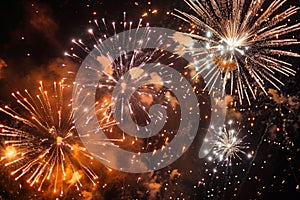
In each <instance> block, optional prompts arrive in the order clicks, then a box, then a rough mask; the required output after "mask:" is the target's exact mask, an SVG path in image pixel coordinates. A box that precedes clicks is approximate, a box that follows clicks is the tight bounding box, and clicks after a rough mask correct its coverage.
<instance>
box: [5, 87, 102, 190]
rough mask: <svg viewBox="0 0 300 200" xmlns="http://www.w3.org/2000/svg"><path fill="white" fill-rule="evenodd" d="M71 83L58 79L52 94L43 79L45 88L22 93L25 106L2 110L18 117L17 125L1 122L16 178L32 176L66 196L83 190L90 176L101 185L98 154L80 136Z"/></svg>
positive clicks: (17, 96)
mask: <svg viewBox="0 0 300 200" xmlns="http://www.w3.org/2000/svg"><path fill="white" fill-rule="evenodd" d="M69 87H70V86H68V85H66V84H64V83H63V82H59V83H56V82H54V84H53V88H52V89H51V90H50V92H48V91H47V90H46V89H44V86H43V84H42V82H40V87H39V92H38V94H36V95H34V94H32V93H31V92H30V91H29V90H27V89H26V90H25V92H24V93H21V92H16V93H13V94H12V96H13V97H14V98H15V99H16V101H17V103H18V105H19V106H21V109H20V110H17V109H13V108H11V107H9V106H5V107H4V108H0V110H1V112H3V113H5V114H7V115H8V116H10V117H11V118H12V122H13V125H1V126H0V130H1V132H0V136H1V137H2V138H4V139H5V142H4V143H5V150H4V155H3V156H2V157H1V161H2V162H5V167H8V168H9V169H11V170H12V172H11V175H12V176H14V177H15V180H19V179H20V178H22V177H23V178H24V179H26V181H27V183H28V184H30V186H36V187H37V188H38V190H39V191H43V190H44V189H45V188H52V191H53V193H59V194H60V195H63V193H64V191H65V190H66V189H67V188H69V187H70V186H75V187H76V188H77V190H79V189H80V188H81V187H82V185H83V183H85V182H86V181H84V179H83V177H86V178H87V179H88V180H90V182H91V183H92V184H93V185H95V184H96V183H97V179H98V176H97V175H96V174H95V172H94V171H93V170H92V168H91V166H92V163H93V157H92V156H91V155H90V154H89V153H88V152H87V150H86V149H85V148H84V147H83V146H82V144H81V141H80V139H79V138H78V136H77V133H76V130H75V127H74V121H75V120H76V119H73V110H72V107H71V100H70V99H68V98H67V97H66V96H68V95H66V96H65V94H66V92H65V90H66V89H68V88H69Z"/></svg>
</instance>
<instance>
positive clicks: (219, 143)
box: [208, 126, 251, 166]
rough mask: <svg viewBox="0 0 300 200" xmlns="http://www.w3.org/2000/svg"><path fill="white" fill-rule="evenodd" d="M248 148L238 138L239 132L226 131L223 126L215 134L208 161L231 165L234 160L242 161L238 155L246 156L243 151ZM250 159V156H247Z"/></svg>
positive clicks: (233, 130)
mask: <svg viewBox="0 0 300 200" xmlns="http://www.w3.org/2000/svg"><path fill="white" fill-rule="evenodd" d="M247 148H248V146H247V145H246V144H245V143H244V142H243V138H241V137H240V136H239V132H238V131H236V130H235V129H229V130H228V129H227V128H226V127H225V126H224V127H222V128H219V130H218V131H217V133H216V140H215V141H214V144H213V149H212V154H213V157H212V156H209V157H208V160H210V161H211V160H217V161H218V162H224V164H225V165H226V166H231V165H232V160H233V159H234V158H236V157H237V158H238V159H240V160H241V159H242V158H241V156H240V154H242V155H243V154H246V152H245V150H246V149H247ZM248 157H251V154H248Z"/></svg>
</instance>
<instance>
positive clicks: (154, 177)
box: [0, 0, 300, 200]
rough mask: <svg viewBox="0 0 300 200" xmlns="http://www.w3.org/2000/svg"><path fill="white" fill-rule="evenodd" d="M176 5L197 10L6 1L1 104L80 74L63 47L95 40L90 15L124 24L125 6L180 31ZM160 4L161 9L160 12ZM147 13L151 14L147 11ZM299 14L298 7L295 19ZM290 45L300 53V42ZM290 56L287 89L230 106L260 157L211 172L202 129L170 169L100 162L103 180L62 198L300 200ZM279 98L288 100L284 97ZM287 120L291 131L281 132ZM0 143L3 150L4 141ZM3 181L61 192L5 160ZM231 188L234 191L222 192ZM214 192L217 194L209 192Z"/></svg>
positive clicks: (13, 187)
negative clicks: (122, 168) (202, 149)
mask: <svg viewBox="0 0 300 200" xmlns="http://www.w3.org/2000/svg"><path fill="white" fill-rule="evenodd" d="M286 4H287V5H288V6H289V5H290V4H291V5H297V4H298V6H300V2H299V0H288V1H287V3H286ZM286 7H287V6H286ZM175 8H179V9H181V10H185V11H190V10H189V9H188V7H187V6H186V5H185V4H184V3H183V1H179V0H152V1H146V0H145V1H142V0H138V1H136V0H103V1H96V0H95V1H93V0H89V1H84V0H78V1H71V0H53V1H43V0H42V1H27V0H20V1H13V0H11V1H6V2H5V3H2V5H1V11H0V25H1V33H0V35H1V37H0V59H1V60H0V85H1V87H0V105H1V107H2V105H6V104H10V103H11V102H12V101H13V98H12V97H11V93H12V92H14V91H17V90H24V89H25V88H29V89H32V88H35V87H36V86H37V85H38V81H40V80H43V81H44V82H47V81H48V82H52V81H55V80H59V79H60V78H63V77H66V76H69V74H68V72H69V71H72V72H74V73H75V72H76V70H77V69H78V67H79V66H80V63H79V62H78V61H77V60H75V59H72V58H70V57H67V56H64V53H65V52H69V51H70V50H71V49H72V48H74V44H72V42H71V40H72V39H73V38H77V39H78V38H82V39H85V38H88V36H87V30H88V29H89V27H91V26H92V25H91V20H94V19H99V20H100V19H102V18H105V19H106V20H107V24H110V23H111V22H113V21H115V22H120V21H122V20H123V12H126V20H127V21H133V22H134V23H135V24H137V23H138V20H139V19H140V18H143V21H144V22H149V23H150V26H159V27H166V28H171V29H174V30H177V29H178V27H179V26H184V25H186V23H184V22H182V21H180V20H179V19H176V18H175V17H174V16H170V15H168V14H167V13H168V12H172V11H173V9H175ZM155 10H157V11H158V12H157V13H156V12H153V11H155ZM145 12H147V13H148V15H147V16H143V15H144V13H145ZM299 18H300V14H299V13H297V14H296V15H294V16H293V17H292V21H293V22H296V21H297V20H298V19H299ZM298 22H299V21H298ZM299 33H300V31H299V30H298V31H296V32H294V33H292V34H291V36H294V37H295V38H297V39H298V40H299V39H300V36H299V35H300V34H299ZM289 48H290V49H292V50H293V51H295V52H298V53H300V48H299V46H292V47H289ZM286 61H288V62H291V63H292V64H293V66H292V68H293V69H294V70H296V71H297V73H296V76H295V77H289V78H286V77H284V76H283V77H281V78H282V79H281V80H283V81H284V83H286V84H285V86H281V93H274V92H273V93H272V92H270V93H269V94H268V95H261V96H259V97H258V98H257V99H256V100H254V101H253V102H254V103H253V104H252V105H251V106H250V109H248V107H247V106H246V105H244V106H240V107H239V108H233V107H230V108H229V110H228V112H229V114H228V117H229V118H230V117H233V118H237V119H239V121H240V123H242V124H243V125H244V129H245V130H244V132H245V133H250V132H251V133H253V134H251V135H250V134H249V137H247V138H246V142H247V143H249V146H250V147H249V151H250V152H251V150H253V151H254V152H257V151H258V153H257V154H258V155H257V157H256V159H255V160H254V161H253V160H251V159H242V160H238V159H237V163H239V165H238V166H233V167H232V168H230V169H229V170H228V169H226V168H225V167H220V169H218V170H219V171H220V172H221V171H226V173H225V174H224V173H220V174H218V173H216V174H215V175H210V172H211V171H213V169H215V166H214V165H216V164H213V163H209V162H208V163H207V162H206V161H204V160H201V159H200V160H199V159H198V158H197V149H198V148H199V146H198V144H197V142H199V143H202V141H201V140H203V135H202V134H201V133H200V134H199V135H198V136H197V138H196V140H195V141H194V143H193V146H192V148H191V149H190V150H189V151H187V154H186V155H184V156H183V157H181V158H180V159H179V160H177V161H176V162H175V163H173V164H172V165H171V166H169V167H166V168H164V169H162V170H159V171H157V172H154V173H146V174H133V175H131V174H126V173H121V172H118V171H114V170H113V171H112V172H108V170H107V169H106V168H105V167H104V166H103V165H102V164H100V163H97V164H96V166H97V167H98V170H97V171H98V172H99V174H101V175H100V177H101V178H100V180H99V181H98V182H99V183H98V186H96V187H93V188H92V187H91V188H92V189H91V188H89V186H85V187H84V189H83V190H81V191H80V192H77V191H76V189H73V190H74V191H72V189H70V191H69V192H68V193H67V194H65V196H64V197H61V199H170V197H172V199H177V198H178V199H283V198H286V199H300V193H299V190H300V188H299V187H300V186H299V185H300V152H299V151H300V134H299V132H300V114H299V113H300V105H299V104H300V70H299V69H300V65H299V58H286ZM71 78H72V77H71ZM280 95H282V96H280ZM280 98H282V99H281V100H282V101H283V102H284V103H282V102H280V100H278V99H280ZM283 119H284V120H283ZM0 120H1V121H0V122H1V123H3V122H5V121H6V117H5V115H2V113H1V115H0ZM283 121H284V122H286V124H285V125H284V126H286V130H287V132H288V135H285V133H283V132H282V127H283V124H284V123H283ZM204 124H205V123H204ZM247 131H248V132H247ZM280 135H282V136H280ZM0 141H1V143H2V144H1V148H2V147H3V139H1V140H0ZM258 146H259V150H257V147H258ZM253 154H254V153H253ZM193 156H194V157H193ZM0 162H1V161H0ZM0 164H1V163H0ZM249 166H250V167H249ZM206 169H208V170H206ZM235 176H238V177H235ZM0 179H1V180H0V199H4V200H8V199H54V198H55V197H56V196H55V197H51V198H49V196H47V193H46V192H37V191H36V190H35V189H34V188H30V187H28V186H24V185H26V183H25V181H24V180H21V181H14V180H13V178H12V177H10V176H9V175H8V173H7V170H6V169H5V168H4V166H3V164H1V169H0ZM203 182H205V184H204V185H203ZM228 183H229V184H228ZM224 187H226V188H227V189H226V190H223V188H224ZM89 189H90V190H89ZM210 194H214V196H210V198H208V196H209V195H210Z"/></svg>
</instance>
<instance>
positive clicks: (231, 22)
mask: <svg viewBox="0 0 300 200" xmlns="http://www.w3.org/2000/svg"><path fill="white" fill-rule="evenodd" d="M185 2H186V3H187V5H188V6H189V7H190V8H191V10H193V11H194V12H195V13H196V14H197V15H193V14H189V13H186V12H183V11H179V10H176V13H175V14H174V15H175V16H177V17H179V18H180V19H182V20H184V21H186V22H188V23H189V24H191V26H192V27H193V30H192V31H191V32H190V33H188V35H189V36H190V37H192V38H194V39H195V40H197V41H199V43H202V44H203V46H204V48H201V49H199V50H197V49H193V48H192V51H194V52H195V53H194V56H195V57H197V59H198V63H197V66H196V69H197V71H199V72H200V73H201V71H203V70H205V69H207V68H208V69H209V70H210V72H209V75H210V78H211V83H214V81H215V80H216V79H217V78H218V77H219V76H222V78H223V86H222V87H223V93H225V90H226V86H227V85H228V84H229V85H230V93H231V94H238V96H239V99H240V102H241V103H242V101H243V99H247V101H248V103H249V104H250V101H251V100H250V97H251V96H253V97H254V98H255V97H256V95H257V89H258V88H260V89H261V90H262V91H263V92H264V93H265V94H267V90H266V87H267V83H269V84H271V85H272V86H273V87H275V88H277V89H280V86H282V85H284V83H283V82H282V81H281V80H280V79H279V78H278V74H282V75H285V76H290V75H295V73H296V72H295V71H294V70H293V69H291V66H292V65H291V64H290V63H288V62H286V61H285V60H283V59H282V58H283V57H285V56H288V57H299V56H300V55H299V54H298V53H294V52H291V51H288V50H283V49H279V47H286V46H291V45H297V44H299V42H298V41H297V39H295V38H289V36H288V34H289V33H292V32H295V31H297V30H299V29H300V24H299V23H297V24H292V25H289V23H290V22H285V20H287V21H289V18H290V17H291V16H293V15H294V14H295V13H297V11H298V10H299V8H298V7H296V6H291V7H289V8H287V9H285V10H283V11H280V10H281V8H282V5H284V4H285V3H286V2H287V0H283V1H282V0H275V1H272V3H269V5H267V4H268V3H267V2H265V1H264V0H251V1H243V0H237V1H228V0H226V1H222V0H211V1H198V0H197V1H193V0H185ZM203 32H204V33H205V32H206V33H205V34H203V35H202V34H201V33H203ZM227 83H228V84H227Z"/></svg>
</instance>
